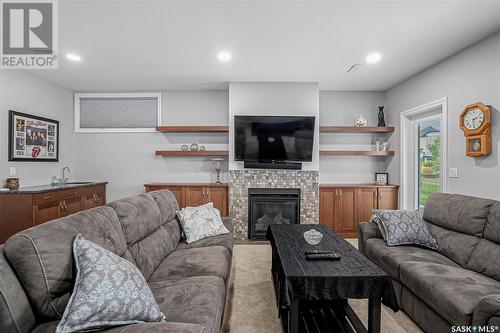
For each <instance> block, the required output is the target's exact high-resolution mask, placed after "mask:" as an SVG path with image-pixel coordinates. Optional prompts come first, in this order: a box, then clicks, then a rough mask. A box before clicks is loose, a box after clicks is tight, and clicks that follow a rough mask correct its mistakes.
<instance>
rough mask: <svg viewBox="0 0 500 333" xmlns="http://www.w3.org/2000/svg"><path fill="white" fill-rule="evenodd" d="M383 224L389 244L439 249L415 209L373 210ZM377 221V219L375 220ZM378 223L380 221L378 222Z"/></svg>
mask: <svg viewBox="0 0 500 333" xmlns="http://www.w3.org/2000/svg"><path fill="white" fill-rule="evenodd" d="M373 214H374V215H375V216H376V217H377V218H378V219H379V220H380V223H381V224H382V227H383V228H382V229H383V230H384V232H382V235H383V234H384V233H385V241H386V243H387V245H388V246H396V245H409V244H414V245H420V246H424V247H427V248H429V249H433V250H434V249H437V248H438V245H437V243H436V240H435V239H434V238H433V237H432V235H431V233H430V231H429V229H428V228H427V226H426V225H425V223H424V221H423V220H422V215H421V214H420V212H418V211H413V210H375V209H374V210H373ZM375 222H376V221H375ZM377 224H378V223H377Z"/></svg>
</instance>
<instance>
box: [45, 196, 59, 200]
mask: <svg viewBox="0 0 500 333" xmlns="http://www.w3.org/2000/svg"><path fill="white" fill-rule="evenodd" d="M55 197H56V196H55V195H47V196H45V197H43V198H44V199H45V200H48V199H54V198H55Z"/></svg>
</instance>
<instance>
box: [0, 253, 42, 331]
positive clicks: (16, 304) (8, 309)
mask: <svg viewBox="0 0 500 333" xmlns="http://www.w3.org/2000/svg"><path fill="white" fill-rule="evenodd" d="M3 247H4V246H3V245H0V332H16V333H28V332H30V331H31V330H32V329H33V327H35V315H34V314H33V310H31V307H30V304H29V302H28V297H27V296H26V294H25V293H24V290H23V288H22V287H21V284H20V283H19V280H18V279H17V277H16V275H15V274H14V272H13V271H12V268H11V267H10V265H9V263H8V262H7V258H5V255H4V251H3Z"/></svg>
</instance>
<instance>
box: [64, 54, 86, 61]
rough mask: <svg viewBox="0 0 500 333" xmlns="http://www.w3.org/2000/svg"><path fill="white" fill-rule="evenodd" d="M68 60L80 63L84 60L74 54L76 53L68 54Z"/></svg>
mask: <svg viewBox="0 0 500 333" xmlns="http://www.w3.org/2000/svg"><path fill="white" fill-rule="evenodd" d="M66 58H68V59H69V60H72V61H80V60H82V58H80V56H79V55H77V54H74V53H68V54H66Z"/></svg>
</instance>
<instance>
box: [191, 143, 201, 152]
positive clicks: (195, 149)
mask: <svg viewBox="0 0 500 333" xmlns="http://www.w3.org/2000/svg"><path fill="white" fill-rule="evenodd" d="M199 149H200V146H198V144H197V143H192V144H191V150H192V151H198V150H199Z"/></svg>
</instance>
